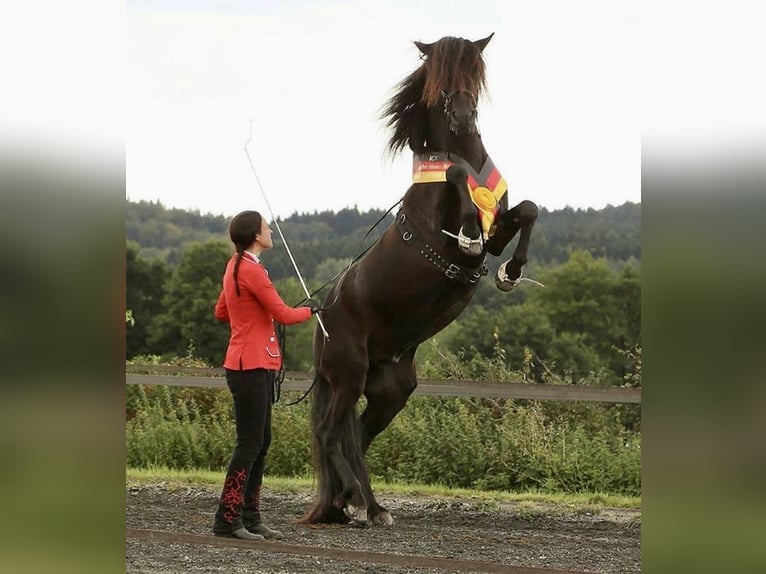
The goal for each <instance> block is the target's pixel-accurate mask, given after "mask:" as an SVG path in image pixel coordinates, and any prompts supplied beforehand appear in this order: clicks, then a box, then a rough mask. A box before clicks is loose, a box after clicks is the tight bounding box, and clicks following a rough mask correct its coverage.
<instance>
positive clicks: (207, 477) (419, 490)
mask: <svg viewBox="0 0 766 574" xmlns="http://www.w3.org/2000/svg"><path fill="white" fill-rule="evenodd" d="M223 477H224V473H223V472H221V471H212V470H204V469H200V470H176V469H169V468H164V467H153V468H149V469H143V468H141V469H138V468H127V469H126V470H125V483H126V486H128V487H132V486H141V485H148V484H157V483H163V484H165V485H166V486H169V487H171V488H173V487H183V486H190V485H193V486H199V487H206V488H208V487H209V488H211V489H213V490H217V489H219V488H220V487H221V485H222V484H223ZM265 483H266V487H267V488H269V489H270V490H274V491H277V492H291V493H297V492H312V491H313V490H314V489H315V488H316V485H315V483H314V479H313V478H312V477H303V478H293V477H289V478H288V477H281V476H268V477H266V479H265ZM372 487H373V489H374V490H375V492H377V493H383V494H391V495H400V496H421V497H432V498H440V499H445V498H446V499H461V500H465V501H469V502H472V503H476V502H479V503H485V504H487V505H488V506H494V505H500V504H508V503H511V504H517V505H518V506H519V507H520V508H522V509H524V510H525V511H529V512H535V511H536V509H540V508H542V507H548V506H554V507H556V508H557V509H560V510H569V511H573V512H592V513H598V512H600V510H601V509H603V508H627V509H640V508H641V499H640V498H637V497H631V496H620V495H611V494H603V493H579V494H563V493H548V492H534V491H528V492H519V493H516V492H501V491H483V490H470V489H466V488H449V487H446V486H442V485H438V484H436V485H435V484H428V485H424V484H402V483H391V482H382V481H376V480H373V482H372Z"/></svg>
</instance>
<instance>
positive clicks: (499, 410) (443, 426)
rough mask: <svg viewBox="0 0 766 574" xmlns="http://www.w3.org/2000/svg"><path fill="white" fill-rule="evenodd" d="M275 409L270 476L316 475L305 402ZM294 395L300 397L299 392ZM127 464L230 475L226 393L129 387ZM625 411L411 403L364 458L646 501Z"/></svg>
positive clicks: (403, 472)
mask: <svg viewBox="0 0 766 574" xmlns="http://www.w3.org/2000/svg"><path fill="white" fill-rule="evenodd" d="M290 394H291V393H287V394H285V396H283V399H282V401H281V402H280V403H277V405H276V406H275V407H274V409H273V425H272V426H273V434H274V437H273V441H272V444H271V448H270V449H269V455H268V458H267V463H266V464H267V466H266V472H267V473H269V474H275V475H282V476H306V475H308V474H310V473H311V472H312V465H311V453H310V446H309V445H310V440H309V439H310V436H311V429H310V424H309V416H308V401H304V402H302V403H300V404H298V405H296V406H287V403H288V402H290V401H291V400H293V399H294V398H295V397H294V396H289V395H290ZM296 396H297V395H296ZM128 405H129V409H128V410H129V414H128V417H127V421H126V440H127V464H128V465H129V466H131V467H137V468H146V467H150V466H154V465H162V466H167V467H169V468H183V469H193V468H206V469H223V468H225V466H226V464H227V463H228V460H229V456H230V455H231V450H232V448H233V446H234V442H235V431H234V422H233V413H232V405H231V397H230V395H229V393H228V391H226V390H225V389H200V388H176V387H165V386H161V387H143V386H139V385H131V386H129V387H128ZM617 409H618V407H617V406H615V405H599V404H589V403H550V402H546V403H539V402H533V401H513V400H510V399H509V400H503V401H495V400H488V399H466V398H436V397H420V396H416V397H412V398H411V399H410V400H409V402H408V404H407V406H406V407H405V408H404V409H403V410H402V412H401V413H399V415H398V416H397V417H396V418H395V419H394V420H393V422H392V423H391V425H389V427H388V428H387V429H386V430H385V431H384V432H383V433H381V435H379V436H378V437H377V439H376V440H375V441H374V442H373V444H372V446H371V447H370V450H369V452H368V454H367V463H368V467H369V470H370V475H371V476H373V477H377V478H381V479H385V480H389V481H400V482H419V483H426V484H429V483H430V484H443V485H447V486H452V487H465V488H477V489H484V490H513V491H518V490H529V489H537V490H543V491H555V492H582V491H587V492H605V493H614V494H625V495H640V492H641V475H640V464H641V439H640V434H639V433H638V432H636V431H632V430H628V429H625V428H623V426H622V425H621V424H620V422H619V416H616V413H618V410H617Z"/></svg>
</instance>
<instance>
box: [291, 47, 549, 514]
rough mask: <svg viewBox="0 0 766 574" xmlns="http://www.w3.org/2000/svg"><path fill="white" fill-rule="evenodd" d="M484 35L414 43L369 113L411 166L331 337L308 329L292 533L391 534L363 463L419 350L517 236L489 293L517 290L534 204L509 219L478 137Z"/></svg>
mask: <svg viewBox="0 0 766 574" xmlns="http://www.w3.org/2000/svg"><path fill="white" fill-rule="evenodd" d="M493 35H494V33H493V34H490V35H489V36H488V37H486V38H484V39H482V40H477V41H470V40H466V39H463V38H456V37H451V36H447V37H444V38H441V39H440V40H438V41H436V42H433V43H430V44H426V43H423V42H415V45H416V46H417V48H418V50H419V51H420V54H421V59H422V61H423V63H422V64H421V65H420V67H418V68H417V69H416V70H415V71H414V72H413V73H411V74H410V75H409V76H407V77H406V78H405V79H404V80H402V81H401V82H400V83H399V84H398V85H397V89H396V91H395V93H394V95H393V96H392V97H391V98H390V99H389V100H388V101H387V102H386V104H384V106H383V108H382V109H381V116H380V117H381V119H382V120H383V121H384V122H385V125H386V126H387V127H388V128H389V129H390V130H391V135H390V139H389V141H388V143H387V150H388V152H389V153H390V154H391V155H392V156H394V155H396V154H397V153H399V152H402V151H403V150H404V149H405V148H406V147H409V148H410V149H411V150H412V152H413V154H414V155H413V157H414V164H413V184H412V185H411V186H410V187H409V189H408V190H407V192H406V193H405V195H404V197H403V199H402V201H401V207H400V209H399V211H398V213H397V214H396V217H395V219H394V221H393V222H392V223H391V224H390V226H389V227H388V229H387V230H386V231H385V232H384V233H383V235H382V236H381V238H380V239H379V240H378V241H377V242H376V243H375V244H374V245H373V246H372V247H371V248H370V249H369V250H368V251H367V252H366V253H365V254H364V255H363V256H362V257H361V258H360V259H358V260H357V261H355V262H354V263H353V264H352V265H350V266H349V267H348V268H347V270H346V272H345V273H344V274H343V275H342V276H341V277H340V279H339V280H338V281H337V282H336V283H335V284H334V285H333V286H332V288H331V289H330V290H329V291H328V293H327V294H326V296H325V297H324V299H323V304H322V305H323V309H322V310H321V311H320V317H321V319H322V320H323V322H324V325H325V327H326V330H327V333H328V334H329V338H326V337H325V336H324V334H323V333H322V332H321V331H320V329H319V328H317V329H316V331H315V333H314V343H313V351H314V369H315V376H314V384H313V387H312V391H311V425H312V430H313V437H312V453H313V458H314V467H315V473H316V480H317V494H316V496H315V500H314V502H313V506H312V508H311V509H310V510H308V512H307V514H306V515H305V516H304V517H303V518H302V519H301V521H302V523H304V524H316V523H341V524H349V523H350V524H353V525H356V526H369V525H371V524H373V525H391V524H393V522H394V520H393V517H392V516H391V513H390V512H389V511H388V510H387V509H386V508H384V507H383V506H381V505H380V504H379V503H378V502H377V500H376V499H375V495H374V494H373V491H372V488H371V486H370V478H369V475H368V472H367V467H366V464H365V454H366V452H367V450H368V448H369V447H370V444H371V443H372V441H373V439H374V438H375V437H376V436H377V435H378V434H380V433H381V432H382V431H383V430H384V429H385V428H386V427H387V426H388V425H389V423H391V421H392V420H393V418H394V417H395V416H396V414H397V413H399V412H400V411H401V410H402V408H403V407H404V406H405V404H406V402H407V399H408V398H409V397H410V395H411V394H412V392H413V391H414V390H415V387H416V386H417V383H418V381H417V376H416V371H415V363H414V359H415V352H416V350H417V348H418V346H419V345H420V344H421V343H423V342H424V341H426V340H427V339H429V338H430V337H432V336H433V335H435V334H436V333H438V332H439V331H441V330H442V329H443V328H444V327H446V326H447V325H449V324H450V323H451V322H452V321H453V320H454V319H455V318H456V317H458V315H460V313H461V312H462V311H463V310H464V309H465V308H466V306H467V305H468V303H469V302H470V300H471V298H472V297H473V295H474V293H475V291H476V288H477V286H478V284H479V280H480V279H481V278H482V277H483V276H484V275H486V274H487V273H488V268H487V264H486V255H487V253H490V254H492V255H494V256H499V255H501V253H502V251H503V249H504V248H505V247H506V245H507V244H508V243H509V242H510V241H511V239H513V237H514V236H515V235H516V234H517V233H518V232H520V234H519V240H518V244H517V247H516V249H515V250H514V251H513V255H512V257H511V258H510V259H509V260H507V261H505V262H504V263H502V264H501V265H500V267H499V269H498V271H497V273H496V276H495V284H496V286H497V287H498V288H499V289H501V290H503V291H510V290H511V289H512V288H513V287H515V286H516V285H517V284H518V283H519V281H520V280H521V279H522V277H521V275H522V268H523V266H524V264H525V263H526V262H527V251H528V247H529V240H530V235H531V232H532V228H533V225H534V223H535V220H536V218H537V206H536V205H535V204H534V203H533V202H531V201H528V200H525V201H522V202H521V203H519V204H518V205H516V206H515V207H513V208H512V209H508V194H507V193H505V190H506V189H507V185H506V184H505V180H503V178H502V176H500V174H499V171H498V170H497V168H495V166H494V164H493V163H492V161H491V159H490V158H489V155H488V153H487V151H486V149H485V148H484V145H483V143H482V139H481V135H480V133H479V130H478V127H477V103H478V101H479V97H480V96H481V95H482V93H483V92H484V91H485V90H486V85H485V63H484V59H483V51H484V49H485V48H486V46H487V44H488V43H489V41H490V40H491V39H492V36H493ZM362 395H364V397H365V399H366V406H365V408H364V411H363V412H362V413H361V414H358V412H357V411H358V409H357V403H358V402H359V400H360V399H361V397H362Z"/></svg>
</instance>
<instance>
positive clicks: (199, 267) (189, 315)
mask: <svg viewBox="0 0 766 574" xmlns="http://www.w3.org/2000/svg"><path fill="white" fill-rule="evenodd" d="M230 257H231V248H230V247H229V246H228V245H227V244H226V243H224V242H223V241H208V242H206V243H193V244H190V245H189V246H188V247H187V248H186V249H185V250H184V251H183V253H182V254H181V260H180V261H179V263H178V266H177V267H176V268H175V269H174V271H173V274H172V276H171V277H170V280H169V281H168V283H167V287H166V289H165V296H164V298H163V304H164V306H165V312H164V313H161V314H160V315H158V316H157V317H156V318H155V320H154V321H153V322H152V324H151V329H150V330H151V334H150V337H149V343H150V345H151V347H152V348H153V349H156V350H155V352H158V351H159V352H162V353H172V354H175V355H178V356H182V355H185V354H187V353H188V352H189V351H190V350H192V351H193V353H194V355H195V356H197V357H199V358H201V359H203V360H205V361H207V362H209V363H211V364H214V365H220V364H221V363H222V362H223V357H224V354H225V352H226V345H227V341H228V337H229V327H228V325H227V324H226V323H221V322H219V321H217V320H216V319H215V317H214V315H213V310H214V308H215V303H216V301H217V300H218V295H219V294H220V292H221V277H222V276H223V272H224V269H225V268H226V263H227V262H228V260H229V258H230Z"/></svg>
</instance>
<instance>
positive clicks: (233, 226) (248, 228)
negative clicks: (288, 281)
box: [229, 211, 263, 297]
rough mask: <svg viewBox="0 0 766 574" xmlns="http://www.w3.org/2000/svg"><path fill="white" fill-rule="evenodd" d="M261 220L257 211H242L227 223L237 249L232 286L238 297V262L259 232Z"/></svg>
mask: <svg viewBox="0 0 766 574" xmlns="http://www.w3.org/2000/svg"><path fill="white" fill-rule="evenodd" d="M262 221H263V218H262V217H261V214H260V213H258V212H257V211H242V212H241V213H238V214H237V215H235V216H234V217H233V218H232V220H231V223H229V237H231V241H232V243H234V247H235V248H236V250H237V261H236V262H235V263H234V288H235V289H236V290H237V297H239V282H238V281H237V273H238V272H239V264H240V263H241V262H242V256H243V255H244V253H245V249H247V248H248V247H250V245H252V243H253V241H255V236H256V235H258V234H259V233H260V232H261V222H262Z"/></svg>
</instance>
